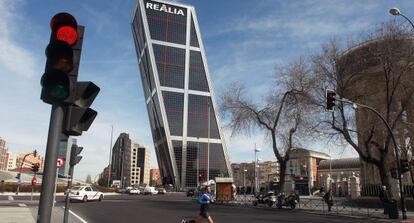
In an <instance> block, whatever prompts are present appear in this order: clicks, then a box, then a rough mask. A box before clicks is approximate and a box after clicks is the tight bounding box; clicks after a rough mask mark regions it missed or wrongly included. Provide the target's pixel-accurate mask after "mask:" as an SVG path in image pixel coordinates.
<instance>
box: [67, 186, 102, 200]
mask: <svg viewBox="0 0 414 223" xmlns="http://www.w3.org/2000/svg"><path fill="white" fill-rule="evenodd" d="M69 198H70V200H71V201H72V200H78V201H83V202H87V201H90V200H98V201H102V200H103V198H104V195H103V193H102V192H99V191H97V190H96V189H95V188H93V187H91V186H77V187H73V188H72V192H70V194H69Z"/></svg>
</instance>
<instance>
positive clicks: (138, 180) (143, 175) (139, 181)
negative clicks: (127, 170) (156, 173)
mask: <svg viewBox="0 0 414 223" xmlns="http://www.w3.org/2000/svg"><path fill="white" fill-rule="evenodd" d="M150 168H151V151H150V148H149V146H147V145H143V144H137V143H132V148H131V185H149V183H150Z"/></svg>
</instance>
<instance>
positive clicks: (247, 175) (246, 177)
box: [231, 162, 254, 188]
mask: <svg viewBox="0 0 414 223" xmlns="http://www.w3.org/2000/svg"><path fill="white" fill-rule="evenodd" d="M231 169H232V171H233V181H234V184H235V185H236V187H244V188H246V187H251V188H252V187H254V163H253V162H252V163H232V164H231Z"/></svg>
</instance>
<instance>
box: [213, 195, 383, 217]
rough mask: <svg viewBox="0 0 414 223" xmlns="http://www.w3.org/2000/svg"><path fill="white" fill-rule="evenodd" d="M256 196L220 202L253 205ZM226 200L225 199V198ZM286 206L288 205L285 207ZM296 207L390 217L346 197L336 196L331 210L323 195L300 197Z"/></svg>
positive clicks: (334, 213) (352, 214)
mask: <svg viewBox="0 0 414 223" xmlns="http://www.w3.org/2000/svg"><path fill="white" fill-rule="evenodd" d="M254 200H256V198H255V197H254V196H253V195H236V196H235V197H234V199H233V200H229V201H225V202H219V203H218V204H226V205H232V206H244V207H252V206H253V201H254ZM223 201H224V200H223ZM257 207H258V208H267V209H269V208H272V209H275V210H276V209H277V208H276V206H272V207H268V206H266V205H258V206H257ZM284 208H286V207H284ZM296 209H300V210H304V211H310V212H315V213H323V214H326V215H338V216H361V217H370V218H388V216H387V215H384V209H383V208H381V207H377V208H367V207H361V206H360V205H358V204H357V203H356V202H355V201H353V200H351V199H345V198H339V199H337V198H334V200H333V205H332V206H331V211H329V208H328V205H327V203H326V202H325V201H324V200H323V199H322V198H321V197H310V198H303V197H301V198H300V202H299V203H298V205H297V206H296Z"/></svg>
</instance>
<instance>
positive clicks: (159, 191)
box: [158, 188, 167, 194]
mask: <svg viewBox="0 0 414 223" xmlns="http://www.w3.org/2000/svg"><path fill="white" fill-rule="evenodd" d="M165 193H167V191H166V190H165V189H164V188H158V194H165Z"/></svg>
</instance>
